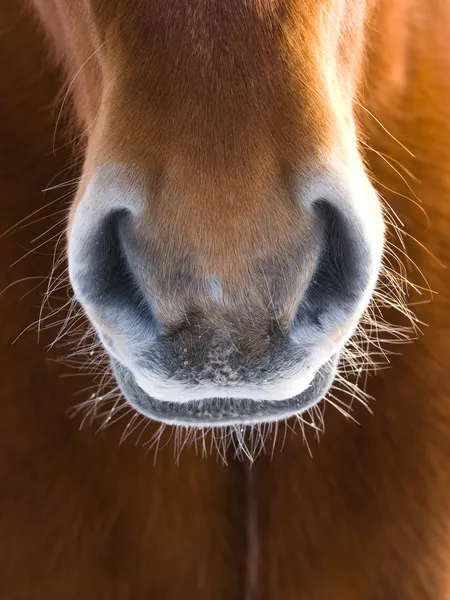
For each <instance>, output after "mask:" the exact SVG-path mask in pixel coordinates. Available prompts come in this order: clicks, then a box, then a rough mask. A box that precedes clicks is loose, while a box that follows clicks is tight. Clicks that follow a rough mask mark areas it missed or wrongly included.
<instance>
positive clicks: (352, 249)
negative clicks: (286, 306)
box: [296, 199, 371, 332]
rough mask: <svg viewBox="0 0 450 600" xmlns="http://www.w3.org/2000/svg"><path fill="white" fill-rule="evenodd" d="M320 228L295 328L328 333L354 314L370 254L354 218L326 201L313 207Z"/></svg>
mask: <svg viewBox="0 0 450 600" xmlns="http://www.w3.org/2000/svg"><path fill="white" fill-rule="evenodd" d="M314 210H315V211H316V212H317V214H318V221H319V222H320V223H321V224H322V235H323V239H322V247H321V251H320V256H319V260H318V263H317V267H316V270H315V272H314V274H313V277H312V279H311V282H310V284H309V286H308V288H307V290H306V292H305V294H304V296H303V298H302V300H301V302H300V304H299V307H298V311H297V317H296V325H297V326H301V325H312V326H315V327H319V328H320V329H321V330H322V331H325V332H329V331H330V330H331V329H333V328H335V327H337V326H339V323H341V322H342V320H343V319H345V318H347V317H348V316H349V315H350V314H351V313H352V312H354V311H355V309H356V308H357V306H358V304H359V303H360V302H361V299H362V298H363V297H364V295H365V292H366V290H367V287H368V284H369V281H370V273H371V258H370V250H369V246H368V244H367V242H366V241H365V239H364V235H363V233H362V229H361V228H360V226H359V223H358V220H357V218H356V217H353V216H348V215H346V214H344V213H343V212H342V210H340V209H339V208H338V207H336V206H334V205H333V204H331V203H330V202H328V201H326V200H322V199H321V200H318V201H316V202H315V203H314Z"/></svg>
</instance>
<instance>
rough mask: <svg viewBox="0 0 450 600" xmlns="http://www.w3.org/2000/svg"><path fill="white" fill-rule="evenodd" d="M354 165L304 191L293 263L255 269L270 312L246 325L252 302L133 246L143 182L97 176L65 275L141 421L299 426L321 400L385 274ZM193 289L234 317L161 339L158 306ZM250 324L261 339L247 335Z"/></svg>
mask: <svg viewBox="0 0 450 600" xmlns="http://www.w3.org/2000/svg"><path fill="white" fill-rule="evenodd" d="M354 164H356V165H360V166H357V167H355V166H354V165H353V166H352V169H351V170H349V169H348V168H346V167H345V166H344V165H343V164H340V163H339V164H328V165H324V166H322V167H321V168H320V169H318V168H316V169H315V170H314V171H311V172H310V174H309V175H308V177H306V178H304V179H303V181H302V182H301V184H299V189H298V195H299V201H300V199H301V202H302V209H303V210H304V211H305V214H308V215H309V216H310V218H311V227H310V228H309V234H308V236H307V237H305V235H303V237H302V240H301V243H300V241H299V244H298V246H296V247H295V248H293V249H292V252H291V256H289V257H286V256H283V257H282V258H279V257H273V259H271V260H269V261H265V262H264V263H254V264H252V270H253V271H254V272H255V273H257V274H260V275H255V277H256V276H261V277H262V276H264V280H265V281H270V282H271V285H272V292H271V298H270V302H267V299H266V298H262V299H261V306H265V307H267V309H264V311H263V312H264V314H262V311H261V309H260V308H259V307H258V310H256V309H255V311H254V314H251V310H250V311H249V310H248V309H249V305H250V308H251V303H250V302H249V304H248V305H245V290H244V291H243V292H242V297H243V299H244V300H243V301H242V302H241V304H239V303H237V304H236V303H235V304H233V303H232V302H231V301H229V299H227V298H226V295H225V294H223V291H222V285H221V281H220V278H207V279H206V278H205V279H203V280H200V279H199V278H198V276H196V275H195V273H196V270H195V269H194V268H193V265H192V264H190V257H189V256H188V257H184V258H183V260H180V261H178V268H174V270H173V275H171V277H164V276H162V275H161V274H159V273H158V258H157V254H154V255H153V254H152V250H151V248H152V244H151V240H150V242H149V241H148V240H146V243H145V244H143V243H142V241H141V240H140V239H139V236H138V234H137V231H138V223H139V215H140V211H141V210H142V206H143V200H142V197H143V193H142V189H141V188H140V187H139V183H138V182H137V181H136V179H135V178H134V177H132V178H130V176H129V175H128V174H127V169H126V168H124V167H122V166H118V165H109V166H104V167H101V168H100V169H98V170H97V171H96V172H95V173H94V174H93V176H92V178H91V181H90V183H89V185H88V187H87V191H86V193H85V195H84V197H83V198H82V199H81V201H80V203H79V205H78V206H77V209H76V211H75V215H74V219H73V223H72V228H71V233H70V239H69V274H70V278H71V282H72V286H73V288H74V291H75V295H76V297H77V298H78V300H79V301H80V302H81V304H82V305H83V307H84V309H85V311H86V313H87V315H88V317H89V318H90V320H91V322H92V323H93V325H94V326H95V328H96V330H97V332H98V334H99V337H100V339H101V341H102V343H103V345H104V347H105V349H106V351H107V353H108V354H109V356H110V358H111V362H112V367H113V371H114V374H115V376H116V378H117V381H118V383H119V386H120V388H121V389H122V391H123V394H124V396H125V398H126V399H127V400H128V402H129V403H130V404H131V405H132V406H134V407H135V408H136V410H138V411H139V412H141V413H143V414H144V415H146V416H148V417H150V418H152V419H155V420H158V421H162V422H166V423H172V424H181V425H190V426H198V427H203V426H223V425H235V424H255V423H261V422H271V421H276V420H280V419H285V418H287V417H289V416H291V415H293V414H298V413H301V412H303V411H304V410H306V409H308V408H310V407H311V406H313V405H314V404H316V403H317V402H319V401H320V400H321V399H322V398H323V397H324V395H325V394H326V392H327V391H328V389H329V388H330V386H331V385H332V382H333V379H334V376H335V372H336V366H337V364H338V362H339V357H340V352H341V350H342V348H343V346H344V344H345V343H346V342H347V341H348V339H349V338H350V337H351V335H352V334H353V332H354V330H355V328H356V326H357V324H358V321H359V319H360V317H361V315H362V313H363V312H364V310H365V308H366V306H367V304H368V302H369V301H370V297H371V295H372V292H373V289H374V287H375V284H376V280H377V277H378V273H379V270H380V265H381V255H382V248H383V234H384V229H383V225H382V218H381V209H380V207H379V201H378V198H377V197H376V194H375V192H374V190H373V188H372V186H371V184H370V183H369V181H368V178H367V176H366V174H365V172H364V170H363V167H362V165H361V164H360V161H357V162H355V163H354ZM249 260H250V258H249ZM280 260H284V261H285V264H281V263H280ZM175 266H176V257H174V267H175ZM194 266H195V265H194ZM286 270H287V272H288V273H289V277H291V278H292V279H295V278H296V277H297V278H300V277H302V276H305V273H306V272H308V276H307V284H306V285H305V286H304V287H303V290H302V293H301V295H299V297H298V298H296V299H294V300H295V302H296V305H297V309H296V313H295V318H294V319H293V320H292V323H291V324H290V327H289V330H288V331H281V330H280V329H279V328H277V326H276V323H275V321H274V319H273V316H272V315H271V314H270V306H272V307H273V306H277V305H280V304H282V303H283V302H284V301H285V300H286V298H285V296H286V295H287V294H288V292H289V290H288V289H287V288H284V287H283V285H282V280H281V278H280V277H279V274H280V272H281V271H282V272H283V276H284V280H285V279H286ZM288 279H289V278H288ZM143 283H145V285H143ZM186 289H189V290H190V293H191V295H192V293H194V297H195V293H198V294H203V295H205V296H208V297H209V299H210V301H211V307H213V306H214V305H222V308H224V310H225V308H226V309H227V310H226V311H225V312H226V314H227V317H226V318H224V319H222V320H221V321H220V322H219V321H217V324H216V325H215V324H214V315H213V316H212V317H211V315H206V314H201V312H197V313H195V312H194V313H192V314H190V315H187V318H186V321H185V323H183V324H182V326H180V327H178V328H177V329H176V330H175V331H171V332H167V331H165V330H164V328H163V327H161V324H160V323H159V322H158V319H157V318H155V315H154V311H153V309H152V306H153V304H154V302H155V299H154V298H155V296H156V295H158V300H159V301H161V298H164V297H166V298H167V299H168V301H169V298H170V299H171V301H173V298H174V297H175V298H177V295H178V297H179V299H180V301H181V299H182V298H181V297H182V296H183V294H184V293H185V290H186ZM289 301H291V302H292V298H289ZM227 302H229V306H228V307H227V306H225V305H226V304H227ZM211 310H213V309H211ZM247 313H248V314H247ZM247 317H248V318H247ZM252 319H253V323H254V322H255V320H256V323H257V327H256V328H254V329H255V330H254V331H253V332H252V334H251V335H250V334H249V333H248V331H246V327H249V325H248V323H249V322H250V321H251V320H252ZM211 323H213V326H211ZM110 331H113V332H114V335H113V336H110V335H109V332H110ZM117 339H119V340H120V344H118V343H117Z"/></svg>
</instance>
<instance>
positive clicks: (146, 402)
mask: <svg viewBox="0 0 450 600" xmlns="http://www.w3.org/2000/svg"><path fill="white" fill-rule="evenodd" d="M337 361H338V359H337V357H336V356H335V357H333V358H331V359H330V360H329V361H328V362H326V363H325V364H324V365H323V366H322V367H321V368H320V369H319V370H318V371H317V373H316V374H315V376H314V379H313V380H312V382H311V383H310V385H309V386H308V387H307V388H306V389H305V390H304V391H303V392H301V393H300V394H298V395H297V396H294V397H293V398H289V399H288V400H276V401H273V400H272V401H271V400H248V399H245V398H210V399H206V400H199V401H191V402H185V403H178V402H165V401H161V400H156V399H155V398H152V397H151V396H148V395H147V394H146V393H145V392H144V391H143V390H142V389H141V388H140V387H139V386H138V384H137V383H136V381H135V379H134V376H133V374H132V373H131V371H129V370H128V369H127V368H126V367H124V366H123V365H122V364H121V363H119V362H118V361H117V360H115V359H113V358H112V359H111V363H112V367H113V371H114V374H115V376H116V379H117V382H118V384H119V386H120V388H121V390H122V393H123V394H124V396H125V398H126V400H127V401H128V402H129V404H130V405H131V406H133V408H135V409H136V410H137V411H138V412H140V413H141V414H143V415H145V416H146V417H148V418H150V419H152V420H154V421H159V422H162V423H167V424H170V425H182V426H186V427H224V426H227V425H255V424H258V423H271V422H275V421H280V420H285V419H288V418H289V417H292V416H294V415H297V414H299V413H302V412H304V411H305V410H307V409H308V408H311V407H312V406H314V405H315V404H317V403H318V402H319V401H320V400H321V399H322V398H323V397H324V396H325V394H326V393H327V391H328V390H329V389H330V387H331V384H332V382H333V379H334V377H335V374H336V365H337Z"/></svg>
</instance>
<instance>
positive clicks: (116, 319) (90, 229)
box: [69, 208, 155, 338]
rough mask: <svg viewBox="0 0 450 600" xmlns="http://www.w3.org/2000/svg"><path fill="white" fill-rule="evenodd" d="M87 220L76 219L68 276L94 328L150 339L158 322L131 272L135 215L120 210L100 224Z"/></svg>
mask: <svg viewBox="0 0 450 600" xmlns="http://www.w3.org/2000/svg"><path fill="white" fill-rule="evenodd" d="M83 217H84V215H83V214H80V215H76V217H75V219H74V224H73V227H72V231H71V234H70V241H69V274H70V279H71V283H72V287H73V289H74V291H75V295H76V297H77V299H78V300H79V301H80V302H81V303H82V304H83V306H84V308H85V309H86V311H87V313H88V315H89V316H90V317H91V318H92V320H93V321H94V323H96V324H99V323H102V324H103V325H105V326H107V327H108V328H113V329H114V330H115V331H117V332H122V333H126V337H127V338H130V336H131V337H134V336H138V335H139V336H140V335H142V332H147V335H148V334H149V332H152V331H153V330H154V325H155V323H154V319H153V316H152V310H151V306H150V303H149V299H148V298H147V297H146V296H145V295H144V294H143V292H142V290H141V289H140V286H139V283H138V279H137V277H136V275H135V273H134V271H133V260H132V257H131V255H130V245H131V243H132V239H133V235H134V233H133V215H132V214H131V212H130V211H128V210H127V209H124V208H121V209H118V210H114V211H112V212H110V213H108V214H106V215H104V216H102V217H101V218H100V219H98V222H86V220H85V219H84V218H83ZM77 219H78V222H77Z"/></svg>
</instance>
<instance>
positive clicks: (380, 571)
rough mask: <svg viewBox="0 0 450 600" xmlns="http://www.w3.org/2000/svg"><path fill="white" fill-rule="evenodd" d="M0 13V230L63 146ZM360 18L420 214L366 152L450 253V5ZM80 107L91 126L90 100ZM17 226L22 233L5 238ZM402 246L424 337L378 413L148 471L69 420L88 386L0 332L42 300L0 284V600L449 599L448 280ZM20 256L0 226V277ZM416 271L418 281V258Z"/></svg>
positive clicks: (384, 378)
mask: <svg viewBox="0 0 450 600" xmlns="http://www.w3.org/2000/svg"><path fill="white" fill-rule="evenodd" d="M74 4H75V3H74ZM110 5H111V4H110V3H109V6H110ZM261 6H267V5H265V4H263V3H261ZM274 6H276V5H275V4H274ZM55 14H56V13H55V11H53V12H52V15H55ZM0 16H1V29H2V31H3V32H4V33H3V35H2V37H1V38H0V45H1V49H2V51H1V52H0V60H1V61H2V73H4V76H3V77H2V79H1V80H0V86H1V93H0V98H2V114H3V115H4V117H3V119H2V120H1V127H2V135H1V137H0V139H1V143H0V150H1V171H0V172H1V177H0V185H1V191H2V198H3V200H2V207H3V208H2V212H1V226H2V229H7V228H8V227H9V226H10V225H13V224H14V223H16V222H17V221H18V220H19V219H20V218H21V217H23V216H25V215H26V214H28V213H30V212H32V210H34V209H35V208H37V207H38V206H39V204H40V202H41V198H40V190H41V189H42V188H43V187H45V186H46V185H47V184H48V181H49V180H50V179H51V177H52V176H53V175H54V173H55V172H57V171H58V170H59V169H60V168H62V167H63V166H64V164H65V163H64V161H65V160H69V159H68V157H67V156H66V155H63V154H61V153H58V155H57V156H59V158H57V159H54V158H52V156H51V155H49V153H50V151H51V146H52V136H53V125H54V118H52V117H51V115H50V113H49V107H50V105H51V103H52V98H53V97H54V95H55V94H56V90H57V85H56V84H55V80H54V75H53V74H52V72H51V71H49V70H48V69H47V66H46V63H47V60H46V58H45V54H43V53H42V46H41V43H40V40H39V38H38V37H37V34H36V31H35V28H34V26H33V24H32V23H31V22H30V20H29V19H28V17H26V16H24V15H22V14H21V13H19V11H18V9H17V3H15V2H12V1H9V2H6V3H5V5H4V6H3V7H2V8H1V9H0ZM373 19H374V20H373V21H372V23H371V40H372V41H371V47H370V48H368V54H369V57H370V59H371V60H370V64H371V70H370V72H368V73H367V75H368V77H367V81H366V87H365V94H364V97H361V98H360V100H361V103H362V104H363V105H364V106H366V107H367V108H368V109H369V110H370V111H371V112H372V113H374V114H375V115H376V116H377V118H378V119H379V120H380V121H381V123H383V125H384V126H385V127H387V129H388V130H389V131H390V132H391V133H392V134H393V135H395V136H396V137H397V138H398V139H399V140H400V141H401V142H402V143H403V144H405V145H406V146H407V147H408V148H409V149H410V150H411V151H412V152H413V153H414V155H415V158H412V157H411V156H409V155H408V154H407V153H406V152H405V151H404V150H403V149H402V148H401V147H400V146H399V145H398V144H397V143H396V142H394V141H393V139H392V138H391V137H389V136H388V135H387V134H386V133H385V131H384V130H383V129H382V128H381V127H380V126H379V125H378V124H377V123H376V122H374V121H373V119H371V118H370V117H369V116H368V114H367V113H366V111H364V110H361V112H360V114H359V118H360V121H361V126H362V127H364V130H365V132H366V138H367V140H368V143H369V144H370V146H371V147H372V148H374V149H375V150H376V151H378V152H383V153H385V154H386V155H387V156H388V157H392V158H393V159H396V160H398V161H400V162H401V163H402V165H404V166H405V167H406V168H408V169H410V170H411V171H412V172H413V174H414V175H415V176H416V177H417V178H418V179H419V180H421V183H420V184H418V183H414V182H413V186H414V190H415V191H416V192H417V194H418V195H419V196H420V198H421V199H422V201H423V206H424V207H425V209H426V211H427V213H428V215H429V220H430V224H429V226H427V223H426V220H425V219H424V217H423V214H422V213H421V211H420V210H419V209H418V208H417V207H416V206H415V205H414V204H413V203H412V202H410V201H409V200H407V199H405V198H404V197H402V196H398V195H396V194H395V193H392V192H389V191H388V190H387V189H386V188H389V189H390V190H394V191H395V192H398V193H400V194H404V195H406V196H410V195H411V192H410V191H409V190H408V188H407V187H406V185H404V183H403V182H402V180H401V179H400V178H399V176H398V175H397V174H396V173H395V172H394V171H393V170H392V169H391V168H390V167H389V166H388V165H387V163H386V162H385V160H384V159H383V157H382V156H380V155H377V154H376V153H375V152H374V151H369V150H367V155H366V160H367V161H368V163H369V164H370V168H371V170H372V172H373V174H374V179H376V181H378V182H379V189H380V192H381V193H382V194H383V195H384V196H385V197H386V199H387V201H388V202H389V203H390V204H392V205H393V206H394V207H395V210H396V211H397V212H398V214H399V215H400V217H401V218H402V219H403V221H404V222H405V224H406V228H407V231H408V232H409V233H410V234H411V235H413V236H414V237H416V238H418V239H419V240H420V242H421V243H422V244H423V245H425V246H426V248H427V249H428V250H429V251H430V252H432V253H434V254H435V255H436V257H437V258H438V259H439V260H440V261H442V262H444V263H447V264H448V261H449V259H450V256H449V255H450V252H449V245H448V239H447V238H448V233H447V229H448V222H449V220H448V217H449V210H450V209H449V206H450V205H449V203H448V200H447V195H448V193H449V191H450V176H449V175H448V164H450V150H449V148H450V144H449V140H450V124H449V123H450V120H449V117H450V115H449V114H448V113H449V111H450V102H449V96H450V86H449V84H448V82H447V79H446V77H447V73H448V72H449V66H450V65H449V62H450V52H449V51H448V46H449V40H450V14H449V9H448V7H447V5H446V3H445V2H444V1H443V0H430V1H429V2H427V3H424V2H419V1H413V0H395V2H393V1H392V0H383V1H382V2H381V1H380V2H379V3H378V9H377V11H376V12H375V13H374V15H373ZM62 23H65V24H66V25H67V24H68V23H69V22H68V20H67V18H65V19H63V20H62ZM65 39H66V40H67V41H69V39H70V38H65ZM80 60H82V61H83V60H85V57H81V58H80ZM41 65H45V68H44V67H43V66H42V67H41ZM72 68H73V69H75V70H76V68H75V67H72ZM88 76H89V75H88V73H86V74H85V77H88ZM81 79H82V80H83V77H82V78H81ZM84 85H85V86H86V89H91V87H90V82H89V81H88V80H85V84H84ZM80 93H82V92H80ZM78 107H79V113H80V115H82V120H83V121H84V122H86V123H90V122H91V117H92V114H93V113H91V112H89V111H90V110H95V107H94V109H92V108H89V107H88V103H86V105H84V104H83V103H81V104H78ZM62 141H65V140H62ZM58 143H61V140H59V142H58ZM405 177H406V176H405ZM34 228H35V230H36V233H37V234H38V233H39V232H40V231H41V226H40V224H36V225H35V226H34ZM30 238H31V235H30V233H29V232H27V230H26V229H25V230H24V231H21V232H20V237H19V236H18V237H17V238H14V239H18V240H19V243H22V244H27V242H28V240H29V239H30ZM408 252H409V254H410V255H411V257H412V259H413V260H414V262H415V263H416V264H417V265H418V266H419V267H420V269H421V270H422V272H423V273H424V275H425V276H426V277H427V279H428V281H429V284H430V286H431V288H432V289H434V290H435V291H436V292H437V293H438V295H437V296H436V297H435V299H434V301H433V302H432V303H429V302H427V303H424V304H418V305H417V306H416V309H417V313H418V316H419V318H421V319H422V320H423V321H425V322H426V323H427V324H428V327H426V328H424V335H423V336H420V338H419V340H418V341H416V342H415V343H414V344H411V345H410V346H407V347H404V348H402V356H398V357H394V358H393V360H392V363H393V364H392V369H390V370H388V371H384V372H382V373H381V374H380V375H379V376H378V377H376V378H371V380H370V382H369V384H370V385H369V386H368V391H369V392H370V393H371V394H372V395H373V396H375V397H376V398H377V402H375V403H373V404H372V409H373V412H374V414H373V416H372V415H370V414H369V413H368V412H367V411H365V409H363V407H360V408H359V407H357V408H356V410H355V413H354V415H355V418H356V419H357V420H358V421H359V423H360V424H359V426H358V425H356V424H354V423H351V422H347V421H345V420H344V419H343V417H342V415H340V414H338V413H334V412H333V411H332V410H331V407H328V408H327V411H326V415H325V417H326V419H325V423H326V431H325V434H324V436H322V438H321V443H320V444H319V445H317V444H315V442H314V440H313V439H311V438H312V436H308V440H309V444H310V445H311V449H312V453H313V458H310V456H309V454H308V452H307V449H306V448H305V446H304V445H303V444H302V439H301V436H300V435H297V436H293V435H291V433H290V432H289V431H288V433H287V436H286V441H285V443H284V448H283V450H282V451H281V450H280V448H279V447H278V449H277V451H276V452H275V453H274V456H273V458H271V457H270V451H269V456H267V457H264V456H262V457H260V458H259V459H258V461H257V462H256V464H255V465H254V466H253V467H252V469H251V470H250V471H249V470H248V469H247V468H246V467H245V466H244V465H242V464H240V463H236V462H233V461H231V462H230V465H229V466H228V468H226V467H224V466H222V465H221V464H218V463H216V461H215V460H214V459H211V458H210V459H202V458H201V457H197V456H196V455H195V452H194V449H193V448H191V449H190V450H188V449H186V450H185V451H184V452H183V454H182V456H181V460H180V464H179V465H178V466H177V465H175V464H174V459H173V456H172V453H171V451H170V449H167V448H166V449H164V450H162V451H161V452H160V453H159V455H158V458H157V461H156V464H155V466H153V464H152V461H151V460H150V459H148V458H146V455H145V451H144V450H143V449H142V448H141V447H139V446H138V447H135V446H134V445H133V444H132V443H130V442H126V443H125V444H124V445H123V446H121V447H119V445H118V442H119V439H120V435H121V433H122V428H121V426H120V424H119V425H117V426H113V427H111V428H110V429H109V430H107V432H106V433H105V434H101V435H97V436H95V435H94V431H95V430H93V429H91V430H89V429H87V430H83V431H82V432H79V431H78V425H79V421H77V420H69V419H68V418H67V416H66V414H65V409H66V408H67V407H68V406H70V405H71V404H72V400H71V399H70V394H71V392H72V391H75V390H79V389H80V388H82V387H83V385H82V384H81V385H80V383H79V382H77V383H76V384H69V383H68V380H62V379H61V380H59V379H58V374H60V373H61V370H62V368H61V367H56V366H54V365H53V364H52V363H49V362H47V361H45V357H44V354H43V349H42V348H35V347H33V346H31V343H30V342H31V341H32V340H30V337H26V336H25V337H22V338H21V339H19V341H18V342H17V344H16V345H14V346H13V347H11V346H10V343H11V341H12V340H13V339H14V338H15V337H16V335H17V334H18V333H20V331H21V330H22V329H23V328H24V327H26V326H27V325H28V324H29V323H30V322H32V321H33V319H34V318H35V317H36V311H34V310H33V305H34V304H36V301H37V299H36V296H34V297H33V295H31V296H28V297H27V298H26V299H25V301H24V303H22V304H17V299H18V298H19V297H20V294H19V292H18V291H17V290H18V287H13V288H11V289H9V290H8V291H7V292H6V293H5V294H4V296H3V297H2V298H1V300H2V312H1V314H2V327H1V331H2V345H3V351H2V375H3V383H2V386H1V387H2V395H3V401H2V419H1V434H0V444H1V450H0V457H1V459H0V480H1V481H2V487H1V491H0V514H1V519H0V539H1V540H2V541H1V548H2V552H1V561H0V595H1V597H2V598H18V599H22V598H23V599H24V600H25V599H26V600H30V599H34V598H46V600H53V599H54V600H59V599H60V598H62V597H64V598H74V599H77V600H78V599H81V598H82V599H83V600H84V599H90V598H92V599H94V598H95V599H96V600H97V599H98V598H105V599H106V598H107V599H108V600H125V599H127V598H133V599H135V598H136V599H141V598H142V599H144V598H167V599H170V600H171V599H178V598H180V597H183V598H205V599H210V598H214V599H217V600H219V599H221V598H223V599H224V600H229V599H230V598H233V599H234V598H236V599H237V598H252V599H261V600H262V599H268V600H274V599H277V600H278V599H282V600H290V599H291V598H292V599H294V598H295V599H296V600H298V599H299V598H301V599H303V598H304V599H305V600H306V599H307V600H315V599H317V600H323V599H333V600H353V599H355V600H374V599H380V600H387V599H390V598H393V599H399V598H401V599H402V600H422V599H426V600H428V599H430V600H445V599H446V598H447V597H448V595H449V593H450V582H449V580H448V562H449V560H450V535H449V532H448V528H449V525H450V505H449V501H448V494H449V491H450V480H449V475H448V473H449V468H448V464H449V456H450V435H449V434H450V431H449V429H450V428H449V419H450V414H449V413H450V405H449V402H448V401H449V397H450V389H449V377H448V356H449V353H450V342H449V340H450V335H449V334H450V332H449V319H450V317H449V315H450V310H449V308H450V307H449V301H448V290H449V277H448V272H447V271H446V270H445V269H443V268H441V267H440V266H439V264H438V262H437V261H436V260H435V259H434V258H432V257H431V256H430V255H429V254H428V253H427V252H425V251H424V250H423V249H421V248H420V247H419V246H418V245H417V244H415V243H414V242H413V241H412V240H410V241H409V242H408ZM22 253H23V250H22V249H21V248H17V246H15V245H14V244H13V243H11V240H10V239H9V240H6V241H5V240H2V285H3V286H4V285H7V284H8V283H9V279H8V278H9V277H10V275H9V273H10V270H9V268H8V266H9V264H10V263H11V262H13V261H14V260H16V258H19V257H20V256H21V255H22ZM50 268H51V256H48V257H47V256H42V255H35V256H33V257H32V262H31V263H30V262H28V263H27V264H25V263H24V262H22V263H21V264H20V266H18V267H16V271H15V272H14V277H15V278H20V277H26V276H29V275H30V274H34V273H37V274H40V273H44V274H45V273H47V272H48V271H49V269H50ZM410 276H411V277H414V278H415V279H418V275H417V274H414V268H413V267H411V273H410ZM25 287H26V286H25ZM25 291H26V290H25ZM424 299H425V300H428V296H427V295H424ZM419 301H420V298H419ZM280 436H281V438H282V437H283V431H281V432H280ZM148 437H150V434H149V435H148ZM270 449H271V447H269V450H270ZM230 458H231V457H230Z"/></svg>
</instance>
